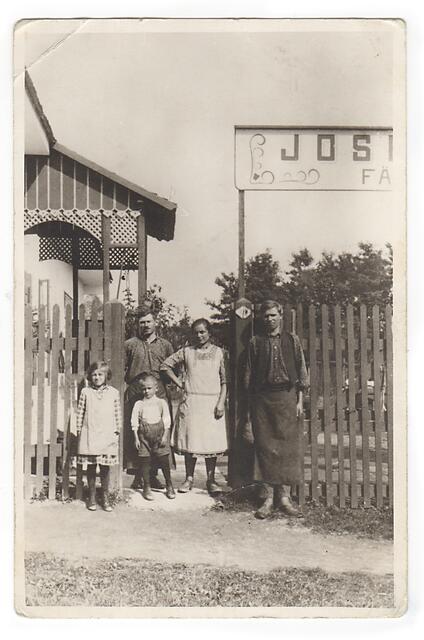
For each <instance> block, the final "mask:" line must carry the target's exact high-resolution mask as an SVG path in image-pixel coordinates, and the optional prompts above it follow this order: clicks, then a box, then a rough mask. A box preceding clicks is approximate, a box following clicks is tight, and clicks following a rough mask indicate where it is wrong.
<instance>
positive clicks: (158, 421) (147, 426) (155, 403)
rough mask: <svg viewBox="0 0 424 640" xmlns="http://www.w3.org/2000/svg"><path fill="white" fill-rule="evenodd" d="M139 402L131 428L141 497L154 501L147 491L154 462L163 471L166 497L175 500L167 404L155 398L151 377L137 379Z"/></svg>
mask: <svg viewBox="0 0 424 640" xmlns="http://www.w3.org/2000/svg"><path fill="white" fill-rule="evenodd" d="M140 385H141V392H142V395H143V399H142V400H137V402H136V403H135V405H134V408H133V411H132V414H131V428H132V431H133V433H134V443H135V447H136V449H137V451H138V458H139V464H140V470H141V475H142V478H143V497H144V498H145V499H146V500H154V497H153V493H152V490H151V487H150V467H151V462H152V460H154V461H155V462H156V463H157V466H158V467H159V468H160V469H162V472H163V475H164V477H165V482H166V497H167V498H169V499H170V500H173V499H174V498H175V491H174V487H173V486H172V480H171V469H170V465H169V454H170V452H171V450H170V446H169V431H170V427H171V416H170V414H169V407H168V404H167V402H166V400H163V399H162V398H158V397H157V395H156V392H157V388H158V385H157V380H156V378H155V377H154V376H153V375H152V374H150V373H143V374H142V375H141V376H140Z"/></svg>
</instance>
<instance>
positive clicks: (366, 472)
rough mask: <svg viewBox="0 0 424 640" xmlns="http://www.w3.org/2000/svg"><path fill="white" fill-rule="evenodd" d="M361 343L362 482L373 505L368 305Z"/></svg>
mask: <svg viewBox="0 0 424 640" xmlns="http://www.w3.org/2000/svg"><path fill="white" fill-rule="evenodd" d="M360 323H361V326H360V344H361V347H360V348H361V432H362V483H363V493H364V507H369V506H370V505H371V487H370V419H369V411H368V374H369V370H368V344H367V342H368V327H367V307H366V306H365V305H364V304H361V308H360Z"/></svg>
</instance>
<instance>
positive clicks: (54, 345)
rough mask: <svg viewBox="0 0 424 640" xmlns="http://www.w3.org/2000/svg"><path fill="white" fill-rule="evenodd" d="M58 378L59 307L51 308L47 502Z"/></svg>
mask: <svg viewBox="0 0 424 640" xmlns="http://www.w3.org/2000/svg"><path fill="white" fill-rule="evenodd" d="M58 376H59V306H58V305H57V304H55V305H54V307H53V326H52V339H51V366H50V446H49V500H54V499H55V497H56V455H57V393H58Z"/></svg>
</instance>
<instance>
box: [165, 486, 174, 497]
mask: <svg viewBox="0 0 424 640" xmlns="http://www.w3.org/2000/svg"><path fill="white" fill-rule="evenodd" d="M165 495H166V497H167V498H169V499H170V500H174V499H175V491H174V487H173V486H172V484H171V485H169V486H168V487H166V492H165Z"/></svg>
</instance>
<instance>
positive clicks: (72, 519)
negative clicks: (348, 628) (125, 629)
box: [14, 18, 407, 618]
mask: <svg viewBox="0 0 424 640" xmlns="http://www.w3.org/2000/svg"><path fill="white" fill-rule="evenodd" d="M405 40H406V34H405V24H404V22H402V21H401V20H395V19H393V20H390V19H380V20H378V19H334V20H324V19H307V20H295V19H243V18H239V19H237V20H236V19H171V18H169V19H160V18H143V19H130V18H128V19H118V18H114V19H112V18H108V19H95V18H85V19H48V20H47V19H40V20H35V19H29V20H21V21H20V22H18V23H17V24H16V26H15V33H14V53H15V57H14V97H15V105H14V160H15V164H14V180H15V201H14V206H15V212H14V221H15V222H14V241H15V510H16V529H15V606H16V610H17V611H18V613H23V614H24V615H26V616H29V617H41V618H42V617H46V618H47V617H49V618H51V617H82V618H84V617H164V618H167V617H216V618H220V617H245V618H249V617H276V618H280V617H352V618H353V617H376V618H377V617H398V616H401V615H402V614H403V613H404V612H405V611H406V608H407V580H406V557H407V548H406V547H407V538H406V195H405V193H406V177H405V172H406V160H405V136H406V110H405V99H406V97H405V96H406V89H405Z"/></svg>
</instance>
